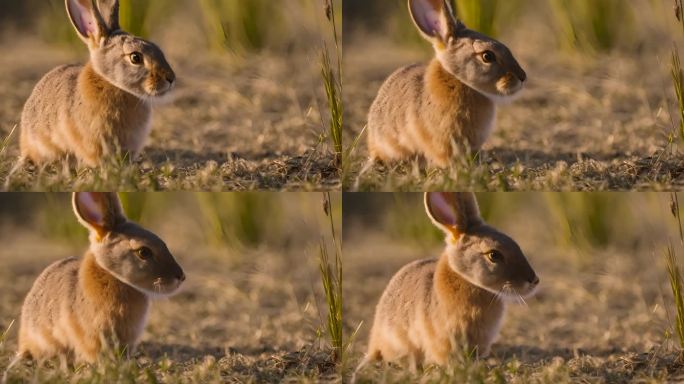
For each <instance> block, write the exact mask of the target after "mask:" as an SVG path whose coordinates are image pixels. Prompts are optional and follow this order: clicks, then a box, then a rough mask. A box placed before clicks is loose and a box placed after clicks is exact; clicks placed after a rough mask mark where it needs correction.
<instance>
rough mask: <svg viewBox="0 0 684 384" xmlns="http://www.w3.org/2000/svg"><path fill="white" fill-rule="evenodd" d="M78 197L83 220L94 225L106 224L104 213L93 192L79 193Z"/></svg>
mask: <svg viewBox="0 0 684 384" xmlns="http://www.w3.org/2000/svg"><path fill="white" fill-rule="evenodd" d="M77 199H78V206H79V213H80V214H81V217H83V220H85V221H86V222H88V223H90V224H93V225H98V226H102V225H104V215H103V214H102V210H101V208H100V205H99V204H98V203H97V201H95V197H94V196H93V194H92V193H79V194H78V197H77Z"/></svg>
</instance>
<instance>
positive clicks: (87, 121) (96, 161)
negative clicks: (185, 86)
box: [18, 0, 176, 168]
mask: <svg viewBox="0 0 684 384" xmlns="http://www.w3.org/2000/svg"><path fill="white" fill-rule="evenodd" d="M65 5H66V9H67V13H68V15H69V18H70V20H71V23H72V24H73V26H74V28H75V29H76V32H77V34H78V37H79V38H81V40H83V42H84V43H85V44H86V45H87V46H88V49H89V51H90V60H89V61H88V62H87V63H86V64H85V65H66V66H62V67H59V68H56V69H54V70H53V71H51V72H50V73H48V74H47V75H46V76H45V77H43V79H42V80H40V82H39V83H38V84H37V85H36V87H35V89H34V90H33V93H32V94H31V96H30V97H29V99H28V101H27V102H26V105H25V106H24V110H23V113H22V116H21V124H20V127H21V137H20V149H21V155H20V157H19V162H18V164H24V163H25V162H26V160H30V161H31V162H33V163H34V164H37V165H42V164H46V163H51V162H54V161H56V160H59V159H60V158H63V157H65V156H73V157H74V158H75V159H76V160H77V161H78V162H79V163H81V164H84V165H86V166H88V167H91V168H95V167H97V166H98V165H101V164H102V163H103V162H104V161H105V160H107V159H109V158H111V157H112V156H114V155H117V154H129V155H130V156H131V158H135V157H136V156H138V155H139V153H140V152H141V150H142V148H143V147H144V145H145V142H146V140H147V138H148V136H149V133H150V127H151V117H152V110H151V103H152V102H155V101H159V100H161V99H163V98H165V97H166V96H168V95H170V93H171V91H172V90H173V89H174V87H175V84H176V75H175V73H174V71H173V69H171V66H170V65H169V63H168V62H167V61H166V58H165V57H164V53H163V52H162V50H161V49H160V48H159V47H158V46H156V45H155V44H153V43H151V42H149V41H145V40H142V39H140V38H138V37H135V36H133V35H131V34H129V33H127V32H124V31H122V30H121V28H120V26H119V0H65Z"/></svg>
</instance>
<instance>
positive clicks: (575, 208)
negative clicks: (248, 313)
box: [343, 192, 676, 266]
mask: <svg viewBox="0 0 684 384" xmlns="http://www.w3.org/2000/svg"><path fill="white" fill-rule="evenodd" d="M477 197H478V201H479V204H480V211H481V214H482V217H483V218H484V219H485V221H486V222H488V223H489V224H490V225H492V226H494V227H496V228H499V229H501V230H504V228H507V229H508V231H510V229H511V228H513V229H514V230H513V233H509V234H510V235H514V234H515V233H524V235H520V237H521V238H525V237H524V236H527V237H528V238H531V239H532V241H531V242H532V243H534V244H535V246H542V245H543V247H547V248H548V249H551V247H553V248H554V249H563V250H565V251H566V252H567V253H568V254H572V255H574V256H573V257H572V258H569V259H568V260H567V261H568V262H572V263H575V264H577V265H578V266H582V265H587V264H589V263H590V262H592V255H593V254H596V253H598V252H602V251H603V250H617V249H621V250H623V251H626V252H629V250H636V249H642V248H651V249H653V250H654V251H655V252H660V251H661V248H662V249H664V247H665V245H666V244H667V241H668V239H669V238H672V239H674V238H675V237H676V233H675V229H676V228H675V226H674V225H673V224H674V222H673V221H672V217H671V215H670V212H669V207H668V204H669V198H670V194H668V193H618V192H614V193H583V192H577V193H478V194H477ZM343 221H344V224H345V233H344V234H345V236H346V237H345V239H344V240H345V242H344V243H345V244H346V242H347V241H349V242H350V243H353V242H354V240H355V239H356V238H357V237H356V236H360V235H361V236H365V235H366V234H368V233H369V232H376V231H377V233H378V234H379V235H380V234H381V236H383V237H386V238H390V239H392V240H393V241H395V242H396V243H397V244H404V245H406V246H407V247H418V248H420V249H437V248H439V246H440V245H441V244H443V243H444V234H443V233H442V232H440V231H439V230H438V229H437V228H435V227H434V226H433V224H432V222H431V221H430V220H429V219H428V217H427V216H426V214H425V210H424V206H423V194H421V193H378V194H372V193H353V194H349V193H348V194H345V195H344V217H343ZM540 230H541V231H540ZM533 231H537V232H536V233H530V232H533ZM514 238H515V237H514ZM435 256H437V255H435Z"/></svg>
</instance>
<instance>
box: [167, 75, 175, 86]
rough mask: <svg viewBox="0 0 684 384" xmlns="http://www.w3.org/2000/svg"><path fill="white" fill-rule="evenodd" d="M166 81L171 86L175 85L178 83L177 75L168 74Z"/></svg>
mask: <svg viewBox="0 0 684 384" xmlns="http://www.w3.org/2000/svg"><path fill="white" fill-rule="evenodd" d="M166 81H167V82H168V83H169V84H173V83H175V82H176V74H175V73H167V74H166Z"/></svg>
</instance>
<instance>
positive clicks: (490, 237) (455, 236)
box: [425, 193, 539, 300]
mask: <svg viewBox="0 0 684 384" xmlns="http://www.w3.org/2000/svg"><path fill="white" fill-rule="evenodd" d="M425 209H426V211H427V214H428V216H430V218H431V219H432V221H433V223H434V224H435V225H436V226H437V227H438V228H440V229H441V230H442V231H444V232H445V233H446V235H447V249H446V255H447V257H448V261H449V266H450V267H451V269H453V270H454V271H455V272H457V273H458V274H459V275H460V276H462V277H463V278H465V279H466V280H468V281H469V282H470V283H472V284H474V285H476V286H478V287H480V288H483V289H486V290H488V291H490V292H492V293H494V294H496V295H498V296H499V297H501V298H505V299H511V300H518V299H520V298H522V297H527V296H531V295H532V294H534V292H535V291H536V288H537V286H538V285H539V278H538V277H537V275H536V273H535V272H534V270H533V269H532V267H531V266H530V264H529V262H528V261H527V258H526V257H525V255H524V254H523V252H522V250H520V247H519V246H518V244H517V243H516V242H515V241H514V240H513V239H511V238H510V237H508V236H506V235H505V234H503V233H501V232H499V231H497V230H496V229H494V228H492V227H490V226H488V225H486V224H485V223H484V221H483V220H482V218H481V217H480V212H479V208H478V205H477V200H476V199H475V195H474V194H473V193H426V194H425Z"/></svg>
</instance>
